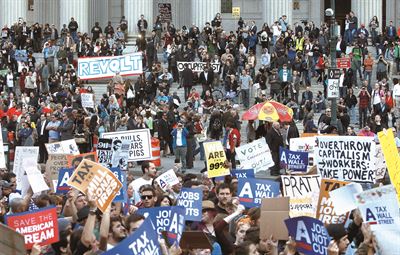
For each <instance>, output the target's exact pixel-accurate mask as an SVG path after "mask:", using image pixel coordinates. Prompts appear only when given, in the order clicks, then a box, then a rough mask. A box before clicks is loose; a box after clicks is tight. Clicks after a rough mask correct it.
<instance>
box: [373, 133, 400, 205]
mask: <svg viewBox="0 0 400 255" xmlns="http://www.w3.org/2000/svg"><path fill="white" fill-rule="evenodd" d="M378 138H379V142H380V143H381V146H382V151H383V155H384V157H385V161H386V166H387V168H388V171H389V176H390V180H391V181H392V184H393V186H394V187H395V188H396V191H397V199H398V200H399V201H400V171H399V169H400V156H399V153H398V152H397V147H396V143H395V140H394V135H393V130H392V129H388V130H384V131H381V132H379V133H378Z"/></svg>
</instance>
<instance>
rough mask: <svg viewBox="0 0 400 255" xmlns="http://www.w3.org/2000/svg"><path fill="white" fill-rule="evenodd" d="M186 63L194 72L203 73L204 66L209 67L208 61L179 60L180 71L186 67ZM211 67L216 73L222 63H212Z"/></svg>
mask: <svg viewBox="0 0 400 255" xmlns="http://www.w3.org/2000/svg"><path fill="white" fill-rule="evenodd" d="M185 65H187V66H188V67H189V69H190V70H192V72H195V73H201V72H203V71H204V68H207V63H206V62H178V66H177V67H178V71H179V72H182V71H183V70H184V69H185ZM210 67H211V69H212V70H213V71H214V73H218V72H219V68H220V64H219V63H210Z"/></svg>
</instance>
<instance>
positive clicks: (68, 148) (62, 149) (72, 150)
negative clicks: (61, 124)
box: [45, 139, 80, 155]
mask: <svg viewBox="0 0 400 255" xmlns="http://www.w3.org/2000/svg"><path fill="white" fill-rule="evenodd" d="M45 146H46V149H47V153H48V154H71V155H79V154H80V152H79V148H78V145H77V144H76V142H75V139H69V140H64V141H61V142H56V143H46V144H45Z"/></svg>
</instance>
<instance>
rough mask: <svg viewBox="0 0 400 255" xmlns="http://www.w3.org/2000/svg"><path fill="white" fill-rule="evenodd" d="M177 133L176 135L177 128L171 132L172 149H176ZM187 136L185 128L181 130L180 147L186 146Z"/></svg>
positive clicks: (187, 132)
mask: <svg viewBox="0 0 400 255" xmlns="http://www.w3.org/2000/svg"><path fill="white" fill-rule="evenodd" d="M177 133H178V129H177V128H174V129H173V130H172V132H171V135H172V139H173V141H172V146H173V147H174V148H176V138H177ZM188 134H189V131H188V130H187V129H186V128H183V129H182V146H183V147H186V146H187V142H186V137H187V136H188Z"/></svg>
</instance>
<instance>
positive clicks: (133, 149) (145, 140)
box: [102, 129, 152, 161]
mask: <svg viewBox="0 0 400 255" xmlns="http://www.w3.org/2000/svg"><path fill="white" fill-rule="evenodd" d="M102 138H110V139H120V140H129V141H130V143H131V144H130V147H129V157H128V161H142V160H151V159H152V155H151V135H150V131H149V130H148V129H137V130H129V131H120V132H110V133H104V134H102ZM121 146H122V145H121Z"/></svg>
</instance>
